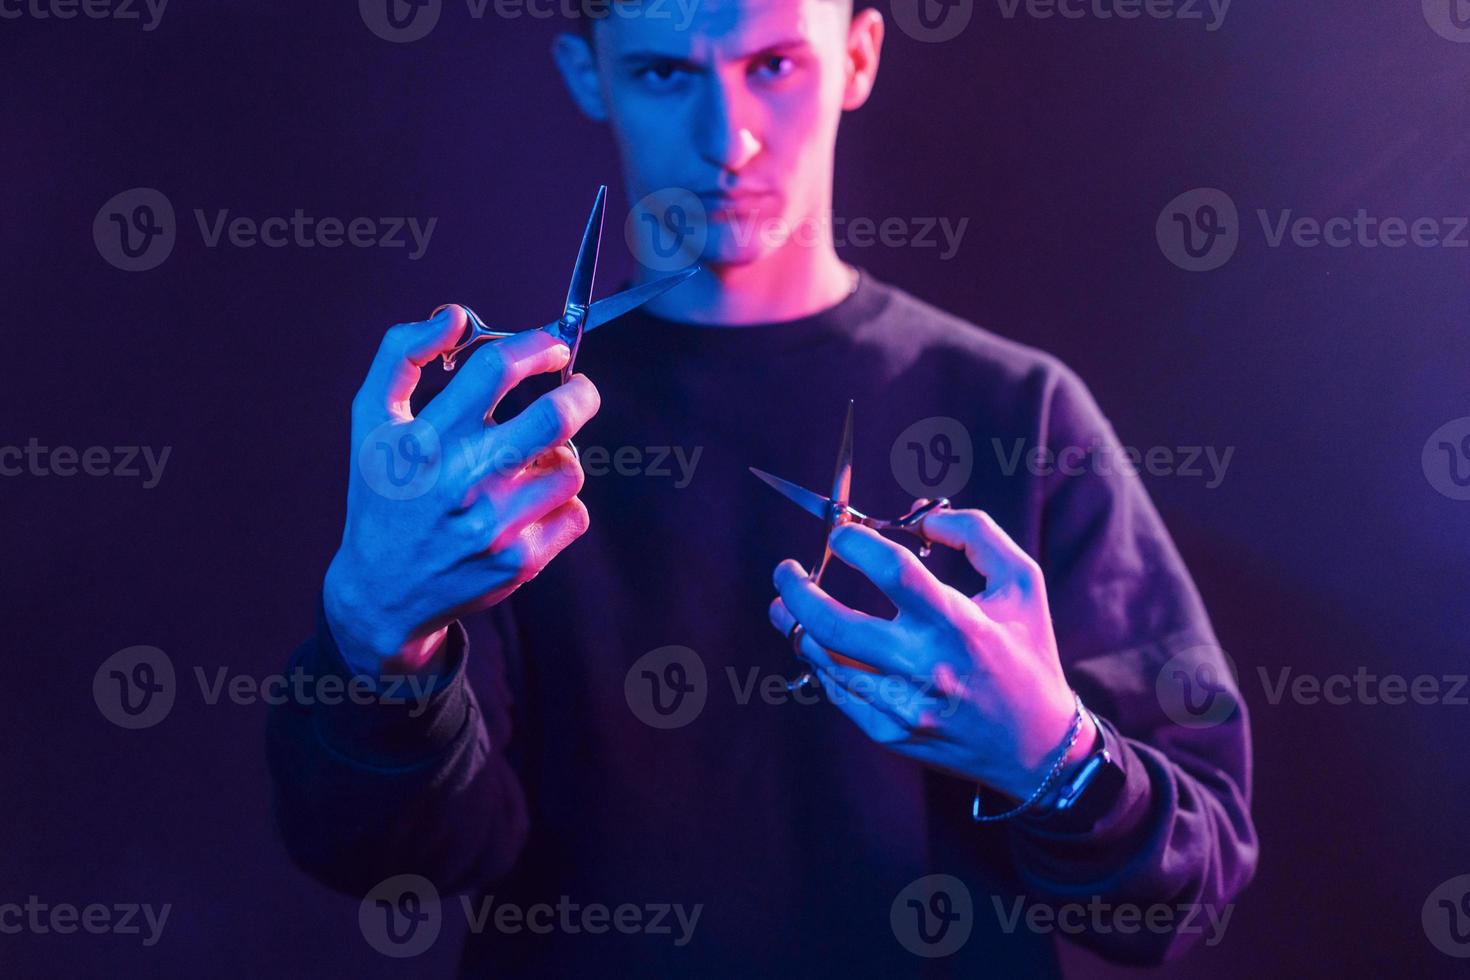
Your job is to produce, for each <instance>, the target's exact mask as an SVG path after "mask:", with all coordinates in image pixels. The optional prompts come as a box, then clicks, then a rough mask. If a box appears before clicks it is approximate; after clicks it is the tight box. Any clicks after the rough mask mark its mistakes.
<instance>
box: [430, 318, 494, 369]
mask: <svg viewBox="0 0 1470 980" xmlns="http://www.w3.org/2000/svg"><path fill="white" fill-rule="evenodd" d="M451 306H458V307H459V308H460V309H462V310H464V314H465V319H466V323H465V327H464V333H462V334H460V337H459V343H457V344H455V345H454V346H453V347H451V348H449V350H447V351H445V352H444V353H443V354H441V355H439V356H440V357H441V358H442V359H443V361H444V370H446V371H453V370H454V369H455V367H456V366H458V364H459V356H460V355H461V354H463V353H464V352H465V351H467V350H469V349H470V348H471V347H473V346H475V345H476V344H478V343H480V342H481V341H482V340H504V339H505V338H506V337H514V336H515V334H513V333H507V332H505V331H504V330H491V329H490V328H489V327H487V326H485V321H484V320H481V319H480V315H479V314H478V313H476V312H475V311H474V310H472V309H470V308H469V307H468V306H465V305H464V304H463V303H445V304H443V305H442V306H438V307H435V309H434V312H433V313H430V314H429V316H431V317H433V316H437V315H438V314H439V312H440V311H441V310H447V309H448V308H449V307H451Z"/></svg>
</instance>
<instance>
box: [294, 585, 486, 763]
mask: <svg viewBox="0 0 1470 980" xmlns="http://www.w3.org/2000/svg"><path fill="white" fill-rule="evenodd" d="M444 644H445V647H444V650H445V663H446V667H445V670H444V672H443V673H441V674H436V675H423V676H420V675H417V674H406V675H385V676H381V677H374V676H372V675H369V674H360V673H356V672H355V671H353V670H352V668H351V667H349V666H348V664H347V662H346V661H345V660H344V659H343V658H342V654H341V651H339V650H338V648H337V643H336V641H335V640H334V639H333V637H332V631H331V629H330V628H329V627H328V625H327V621H326V616H325V614H324V613H323V612H322V611H321V608H320V605H319V606H318V611H317V631H316V640H315V642H314V643H312V644H310V645H308V647H307V649H306V651H305V654H306V655H305V657H303V661H304V662H303V663H299V664H298V665H296V667H295V669H294V670H293V673H296V672H302V673H304V675H305V681H304V683H302V684H301V686H300V687H299V688H298V687H297V686H296V685H295V684H294V683H293V685H292V691H293V694H294V695H295V700H296V703H297V706H298V707H299V708H301V709H304V710H306V711H307V712H308V713H309V714H310V715H311V717H312V723H313V728H314V730H315V732H316V736H317V738H318V739H319V740H320V741H321V743H322V744H323V745H324V746H326V747H327V748H329V749H330V750H332V751H333V752H334V753H336V754H337V755H339V756H342V757H344V758H346V759H348V760H350V761H352V762H355V763H357V764H359V765H363V766H367V767H371V768H377V769H402V768H416V767H418V766H421V765H424V764H426V763H429V762H432V761H433V760H435V759H438V758H439V757H441V756H442V755H443V754H444V752H445V751H446V750H448V749H449V747H450V746H451V745H453V744H454V743H455V742H456V741H458V740H459V739H460V738H461V737H463V736H464V733H465V732H466V731H467V722H468V721H469V717H470V713H471V711H472V710H473V707H474V704H473V698H472V697H471V695H470V691H469V685H468V682H467V681H466V680H465V661H466V659H467V658H468V655H469V635H468V633H467V632H466V631H465V628H464V626H463V625H462V624H461V623H460V622H459V621H458V620H456V621H455V622H453V623H451V624H450V626H449V631H448V633H447V634H446V635H445V638H444ZM329 692H334V693H336V694H337V696H336V697H329V696H328V694H329ZM302 693H304V694H305V695H306V697H305V698H304V699H303V698H302V696H301V695H302Z"/></svg>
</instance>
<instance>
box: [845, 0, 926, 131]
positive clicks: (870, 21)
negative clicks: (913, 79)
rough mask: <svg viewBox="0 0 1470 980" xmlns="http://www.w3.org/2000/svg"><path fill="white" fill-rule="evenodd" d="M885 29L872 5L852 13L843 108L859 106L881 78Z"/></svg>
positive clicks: (880, 15)
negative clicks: (879, 65)
mask: <svg viewBox="0 0 1470 980" xmlns="http://www.w3.org/2000/svg"><path fill="white" fill-rule="evenodd" d="M921 2H922V0H921ZM883 30H884V25H883V15H882V14H880V13H879V12H878V11H877V10H876V9H874V8H873V7H868V8H867V9H865V10H860V11H858V12H857V13H855V14H853V15H852V25H851V26H850V27H849V28H848V29H847V86H846V87H845V88H844V89H843V91H842V108H843V109H860V108H862V106H863V103H865V102H867V101H868V96H869V95H872V94H873V85H874V83H875V82H877V80H878V59H879V58H880V57H881V55H882V54H883Z"/></svg>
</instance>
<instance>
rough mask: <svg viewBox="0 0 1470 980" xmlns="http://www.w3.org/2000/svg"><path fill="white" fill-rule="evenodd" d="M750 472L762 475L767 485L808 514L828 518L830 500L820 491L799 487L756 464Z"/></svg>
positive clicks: (822, 518)
mask: <svg viewBox="0 0 1470 980" xmlns="http://www.w3.org/2000/svg"><path fill="white" fill-rule="evenodd" d="M750 472H752V473H754V474H755V475H756V476H758V477H760V478H761V480H763V481H764V482H765V484H766V486H768V487H770V488H771V489H772V490H775V491H776V492H777V493H779V494H780V495H781V496H783V497H785V498H786V499H787V500H789V501H791V502H792V503H793V504H795V505H796V506H798V507H800V508H801V509H802V510H804V511H806V512H807V513H808V514H811V515H812V516H813V517H815V518H817V519H818V520H822V521H825V520H826V519H827V503H828V501H827V498H826V497H823V496H822V495H821V494H819V493H813V492H812V491H811V490H808V489H807V488H806V487H799V486H797V485H796V484H795V483H792V482H791V481H790V480H783V479H781V478H780V477H779V476H775V475H773V474H770V473H767V472H766V471H765V470H758V469H756V468H755V467H754V466H752V467H750Z"/></svg>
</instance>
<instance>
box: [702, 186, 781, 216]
mask: <svg viewBox="0 0 1470 980" xmlns="http://www.w3.org/2000/svg"><path fill="white" fill-rule="evenodd" d="M699 200H700V203H701V204H703V205H704V209H705V212H706V213H707V214H708V215H709V219H710V220H711V221H740V220H746V219H749V218H753V217H758V216H759V215H760V214H761V213H762V212H766V213H770V212H772V210H773V208H774V205H775V204H776V196H775V195H774V194H770V193H768V192H765V191H707V192H704V193H701V194H700V195H699Z"/></svg>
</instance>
